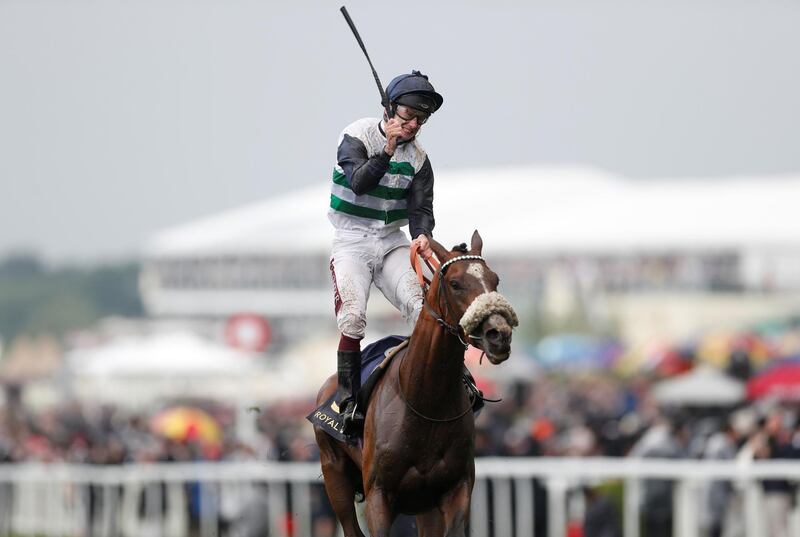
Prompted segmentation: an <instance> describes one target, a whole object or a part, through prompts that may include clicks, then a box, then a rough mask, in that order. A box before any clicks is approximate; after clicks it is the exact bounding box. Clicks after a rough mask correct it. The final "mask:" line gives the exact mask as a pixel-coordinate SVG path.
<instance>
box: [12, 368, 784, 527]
mask: <svg viewBox="0 0 800 537" xmlns="http://www.w3.org/2000/svg"><path fill="white" fill-rule="evenodd" d="M652 382H653V380H652V379H651V378H648V377H645V376H638V377H632V378H627V379H621V378H620V377H618V376H614V375H611V374H609V373H603V372H592V373H582V374H559V373H553V374H548V375H542V376H539V377H537V378H535V379H533V380H532V381H530V382H524V381H519V380H517V381H514V382H511V383H510V384H507V385H504V386H502V387H501V388H500V389H499V390H498V391H499V394H500V395H502V397H503V400H502V401H501V402H498V403H487V404H486V406H485V407H484V408H483V409H482V410H481V412H480V414H479V415H478V417H477V420H476V441H475V449H476V455H477V456H478V457H485V456H504V457H515V456H573V457H591V456H608V457H658V458H665V457H666V458H687V459H714V460H722V459H735V458H750V459H800V420H798V417H799V416H798V407H797V406H795V405H794V404H792V403H784V404H777V403H776V404H740V405H738V406H736V407H734V408H727V409H724V408H706V409H698V408H694V409H685V408H684V409H676V408H662V407H660V406H659V405H658V404H657V402H656V401H655V400H654V398H653V396H652V390H651V387H652ZM180 403H181V405H183V406H187V405H194V406H195V407H197V408H198V409H201V410H202V412H204V413H205V414H207V415H208V416H209V417H210V418H211V420H213V423H214V426H215V427H216V429H215V430H214V431H211V432H209V431H208V430H204V429H203V428H202V427H200V424H192V423H189V422H187V423H186V424H185V425H184V426H178V427H177V428H176V427H173V428H172V429H170V430H166V429H164V428H159V427H157V424H158V423H159V421H158V420H159V416H163V415H164V413H165V412H168V411H169V409H168V408H159V409H154V410H153V411H152V412H142V411H136V412H133V411H126V410H123V409H120V408H114V407H110V406H103V407H92V408H86V407H82V406H81V405H79V404H78V403H74V402H73V403H70V404H65V405H62V406H60V407H56V408H52V409H49V410H46V411H42V412H38V413H32V412H29V411H27V410H26V409H24V408H21V407H19V406H16V405H6V407H5V408H3V409H2V411H0V458H2V461H4V462H30V461H38V462H69V463H88V464H123V463H137V462H188V461H198V460H212V461H246V460H253V461H265V460H276V461H313V460H316V459H318V452H317V450H316V445H315V442H314V440H313V432H312V429H311V426H310V424H309V423H308V422H307V421H306V420H305V419H304V417H305V415H306V414H307V413H308V412H309V411H310V410H311V409H312V407H313V402H312V401H305V400H303V401H292V402H285V403H282V404H277V405H271V406H265V407H263V408H253V409H251V411H250V412H248V419H252V420H253V421H254V424H253V425H254V426H255V429H256V431H257V433H258V434H257V435H256V436H255V438H254V439H253V440H252V441H250V442H247V443H245V442H243V441H241V440H239V439H237V437H236V434H235V431H236V425H237V423H236V420H237V411H236V409H233V408H229V407H225V406H223V405H219V404H216V403H213V402H209V401H202V402H197V401H188V402H187V401H182V402H180ZM238 419H240V420H241V419H242V418H241V416H238ZM761 486H762V489H763V498H764V500H763V501H764V509H765V512H766V513H768V516H766V517H765V518H766V520H768V521H769V524H770V528H769V533H768V534H766V535H767V537H773V536H775V537H784V536H788V535H791V533H788V532H789V531H790V526H789V525H788V524H789V523H788V520H790V518H791V517H790V516H789V514H790V512H792V511H793V509H794V507H795V505H794V504H795V498H796V497H797V491H796V485H795V484H794V483H791V482H789V481H787V480H783V479H773V480H766V481H763V482H762V484H761ZM672 488H673V483H672V482H671V481H658V480H651V481H647V482H646V483H645V485H644V488H643V497H642V514H643V520H642V522H643V532H644V535H647V537H659V536H661V535H664V536H671V535H672V526H671V524H672V519H673V505H672V494H673V490H672ZM539 492H540V494H538V495H537V498H538V501H539V502H541V505H540V507H541V508H542V510H541V511H539V512H546V493H545V492H544V491H543V490H540V491H539ZM704 497H705V498H706V499H705V500H704V501H706V502H707V509H704V510H703V512H704V517H705V520H703V521H702V522H703V524H704V527H705V528H706V534H707V535H709V537H723V536H724V537H736V536H737V535H744V533H741V532H742V531H744V530H743V529H742V527H743V524H742V520H741V516H742V515H741V513H742V507H741V505H740V503H741V501H742V500H741V495H738V494H736V491H735V490H734V487H733V486H732V485H731V484H730V483H729V482H715V483H713V484H711V486H710V487H708V490H707V491H706V493H705V496H704ZM737 502H738V503H737ZM585 505H586V510H585V513H586V517H587V518H588V517H598V516H600V514H602V513H605V514H604V515H603V516H604V517H605V518H606V519H608V520H613V521H614V522H608V524H610V526H609V527H610V528H611V529H610V530H608V532H607V533H592V531H593V530H592V529H591V528H590V524H587V525H586V527H585V530H584V533H583V534H582V535H585V536H586V537H592V536H593V535H595V536H598V537H600V536H602V537H607V536H608V537H614V536H615V535H619V533H615V532H617V531H620V530H619V520H620V517H619V512H618V511H619V510H618V509H613V508H611V506H610V504H609V499H608V497H605V496H604V495H603V494H598V493H597V491H596V490H593V489H586V491H585ZM318 510H319V513H318V514H319V515H320V516H318V520H320V521H323V522H326V521H327V522H326V523H327V524H328V527H331V528H332V527H333V522H332V518H331V517H330V516H329V515H330V513H329V512H327V511H326V509H325V508H324V507H320V508H319V509H318ZM326 515H327V516H326ZM537 523H539V524H546V520H539V521H538V522H537ZM591 526H592V527H594V528H595V530H596V528H599V527H602V524H600V522H597V521H595V522H593V523H592V524H591ZM539 529H540V530H542V529H543V528H541V527H540V528H539ZM737 529H738V531H739V533H737ZM318 534H320V535H324V534H325V532H324V531H319V532H318Z"/></svg>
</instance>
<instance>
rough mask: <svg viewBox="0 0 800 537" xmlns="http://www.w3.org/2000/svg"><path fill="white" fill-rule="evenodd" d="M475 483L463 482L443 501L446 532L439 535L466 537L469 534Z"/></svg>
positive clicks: (441, 505) (441, 509) (470, 481)
mask: <svg viewBox="0 0 800 537" xmlns="http://www.w3.org/2000/svg"><path fill="white" fill-rule="evenodd" d="M473 483H474V481H473V480H471V479H469V480H464V481H462V482H461V483H459V484H458V485H456V486H455V487H454V488H453V489H452V490H451V491H450V492H449V493H448V494H447V495H446V496H445V497H444V498H443V499H442V502H441V504H440V511H441V514H442V519H443V521H444V531H442V532H440V533H438V534H437V535H444V536H445V537H464V536H465V535H466V534H467V523H468V522H469V509H470V498H471V497H472V485H473ZM432 535H433V534H432Z"/></svg>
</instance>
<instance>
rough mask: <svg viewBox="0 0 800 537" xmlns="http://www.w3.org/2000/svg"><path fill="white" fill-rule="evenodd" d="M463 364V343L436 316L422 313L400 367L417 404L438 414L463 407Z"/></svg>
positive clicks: (404, 383) (410, 397) (402, 380)
mask: <svg viewBox="0 0 800 537" xmlns="http://www.w3.org/2000/svg"><path fill="white" fill-rule="evenodd" d="M463 367H464V345H462V344H461V342H460V341H459V340H458V338H456V337H454V336H453V335H451V334H450V333H449V332H447V331H446V330H444V329H443V328H442V327H441V326H440V325H439V324H438V323H437V322H436V321H435V320H433V318H431V317H430V316H428V315H426V314H425V313H424V312H423V313H422V314H420V318H419V320H418V321H417V324H416V326H415V327H414V331H413V333H412V334H411V340H410V341H409V344H408V349H407V351H406V355H405V358H404V359H403V363H402V364H401V369H400V384H401V388H402V389H403V392H404V393H405V396H406V398H407V399H408V400H409V401H410V402H411V403H412V404H413V405H414V408H416V409H418V410H420V411H424V410H428V411H429V412H430V414H429V415H432V416H436V417H439V416H441V415H442V413H443V411H444V410H449V409H452V408H453V407H456V408H461V407H462V406H463V404H464V402H463V395H464V389H463V384H462V381H461V378H462V370H463ZM423 409H424V410H423Z"/></svg>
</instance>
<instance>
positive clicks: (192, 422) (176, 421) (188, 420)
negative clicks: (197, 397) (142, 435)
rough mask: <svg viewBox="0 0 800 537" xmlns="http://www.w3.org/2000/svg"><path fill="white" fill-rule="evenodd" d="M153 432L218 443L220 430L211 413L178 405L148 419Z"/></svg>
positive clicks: (173, 438)
mask: <svg viewBox="0 0 800 537" xmlns="http://www.w3.org/2000/svg"><path fill="white" fill-rule="evenodd" d="M150 426H151V428H152V430H153V432H155V433H157V434H160V435H162V436H164V437H166V438H170V439H172V440H178V441H181V442H183V441H198V442H201V443H203V444H218V443H220V442H221V441H222V430H221V429H220V426H219V424H218V423H217V421H216V420H215V419H214V418H213V417H211V415H210V414H209V413H208V412H206V411H204V410H201V409H199V408H193V407H187V406H178V407H172V408H168V409H166V410H163V411H161V412H159V413H158V414H156V415H155V416H153V418H152V420H151V421H150Z"/></svg>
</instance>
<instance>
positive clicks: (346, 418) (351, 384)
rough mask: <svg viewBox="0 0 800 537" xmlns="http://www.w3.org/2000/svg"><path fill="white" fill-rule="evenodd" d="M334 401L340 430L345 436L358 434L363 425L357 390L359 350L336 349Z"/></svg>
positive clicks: (359, 363)
mask: <svg viewBox="0 0 800 537" xmlns="http://www.w3.org/2000/svg"><path fill="white" fill-rule="evenodd" d="M337 354H338V360H337V361H338V370H337V380H338V381H339V386H338V388H337V389H336V403H337V404H338V405H339V412H340V413H341V414H342V417H343V420H342V432H343V433H344V434H345V435H347V436H353V435H356V434H358V432H359V431H360V430H361V428H362V427H363V426H364V412H363V411H362V410H361V409H360V408H358V405H357V403H358V390H359V389H361V352H359V351H338V353H337Z"/></svg>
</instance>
